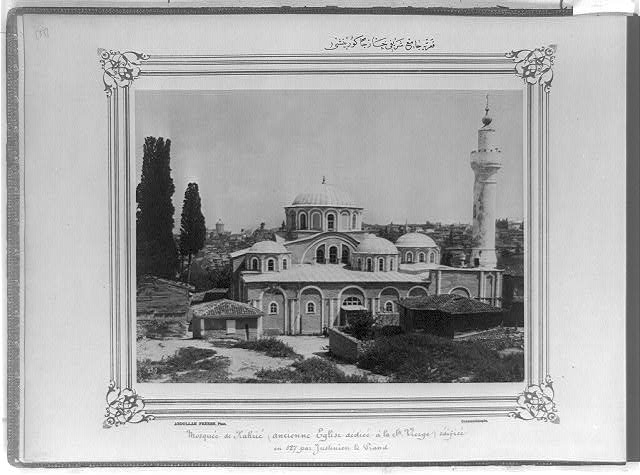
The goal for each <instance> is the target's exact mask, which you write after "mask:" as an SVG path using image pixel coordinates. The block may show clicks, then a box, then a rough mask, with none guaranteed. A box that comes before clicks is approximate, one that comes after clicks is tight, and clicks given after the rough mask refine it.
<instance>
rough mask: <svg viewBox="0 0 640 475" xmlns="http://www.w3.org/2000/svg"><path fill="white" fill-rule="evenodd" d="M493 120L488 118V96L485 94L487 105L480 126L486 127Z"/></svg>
mask: <svg viewBox="0 0 640 475" xmlns="http://www.w3.org/2000/svg"><path fill="white" fill-rule="evenodd" d="M492 120H493V119H492V118H491V117H489V94H487V105H486V106H485V108H484V117H483V118H482V125H484V126H485V127H488V126H489V124H491V121H492Z"/></svg>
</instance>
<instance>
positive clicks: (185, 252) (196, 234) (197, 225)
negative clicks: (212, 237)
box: [180, 183, 207, 281]
mask: <svg viewBox="0 0 640 475" xmlns="http://www.w3.org/2000/svg"><path fill="white" fill-rule="evenodd" d="M206 237H207V228H206V226H205V222H204V216H203V215H202V210H201V200H200V192H199V191H198V184H197V183H189V184H188V185H187V189H186V190H185V192H184V201H183V203H182V217H181V219H180V255H181V256H183V257H187V258H188V260H189V264H188V270H187V275H189V270H190V269H191V259H192V258H193V256H194V255H195V254H196V253H197V252H198V251H200V249H202V248H203V247H204V241H205V239H206ZM187 281H189V277H187Z"/></svg>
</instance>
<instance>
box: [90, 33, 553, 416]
mask: <svg viewBox="0 0 640 475" xmlns="http://www.w3.org/2000/svg"><path fill="white" fill-rule="evenodd" d="M555 52H556V46H555V45H550V46H543V47H539V48H535V49H531V50H529V49H520V50H512V51H510V52H507V53H502V54H487V53H478V54H438V53H430V54H418V52H416V53H415V54H412V53H409V54H407V53H397V54H358V53H352V54H346V55H345V54H335V53H323V54H316V55H276V56H273V55H272V56H268V55H264V56H261V55H252V56H227V55H216V56H180V55H150V54H146V53H140V52H134V51H125V52H120V51H114V50H105V49H99V50H98V54H99V62H100V66H101V68H102V80H103V84H104V90H105V93H106V96H107V113H108V124H109V127H108V136H109V153H108V168H109V177H110V180H109V201H110V208H109V215H110V223H109V238H110V273H109V274H110V288H111V315H110V318H111V330H112V333H111V337H112V338H111V342H112V344H111V363H112V364H111V383H110V384H109V387H108V390H107V395H106V401H107V406H106V414H105V417H106V419H105V421H104V424H103V425H104V427H106V428H109V427H114V426H120V425H124V424H127V423H139V422H146V421H149V420H153V419H174V418H177V417H181V418H216V417H226V418H229V417H238V418H242V417H256V416H260V417H277V418H284V417H291V418H299V417H324V418H326V417H340V418H341V417H345V416H349V417H371V416H377V417H406V416H407V415H411V416H414V417H415V416H420V417H435V416H438V417H441V416H452V417H467V418H468V417H496V416H499V417H505V416H506V417H511V418H514V419H521V420H538V421H549V422H553V423H559V420H560V419H559V417H558V414H557V408H556V403H555V401H554V400H553V399H554V394H555V393H554V390H553V386H552V381H551V378H550V377H549V376H548V369H549V349H548V345H547V341H548V314H549V308H548V301H547V294H548V289H547V285H548V284H547V264H546V257H547V249H548V242H547V236H546V230H547V229H548V201H547V196H548V193H547V186H548V176H547V173H548V160H549V149H548V143H549V142H548V135H549V93H550V89H551V83H552V80H553V64H554V61H555ZM261 74H269V75H273V74H283V75H305V74H425V75H426V74H488V75H505V74H511V75H515V76H517V77H519V78H521V79H522V80H523V83H524V88H525V91H524V92H525V97H526V101H525V102H526V108H527V110H526V124H525V128H526V131H527V144H526V157H525V159H526V160H527V164H528V167H529V168H528V172H529V173H528V176H529V183H528V184H527V186H528V191H529V193H528V196H529V203H528V210H527V218H528V219H527V223H528V228H529V231H528V233H527V247H526V249H528V250H529V251H528V259H527V264H528V269H529V273H530V274H531V275H534V274H535V275H534V277H535V279H534V278H531V277H530V278H529V280H528V292H529V295H530V296H533V295H535V298H533V297H532V298H530V299H529V301H530V303H529V304H530V306H529V308H528V319H527V324H526V327H527V328H526V338H527V341H528V350H527V351H526V353H525V355H526V357H525V363H526V368H527V376H526V382H527V387H526V389H525V390H524V392H522V393H521V394H520V395H519V396H510V395H505V396H487V397H473V396H472V397H455V398H442V397H424V398H411V399H409V400H407V399H403V398H376V399H371V398H369V399H367V398H358V399H355V398H346V399H334V400H329V401H328V400H325V399H279V400H277V401H275V400H272V399H246V400H238V399H234V400H229V399H227V400H222V399H207V400H202V399H198V400H188V399H185V400H181V399H147V400H144V399H143V398H142V397H140V396H139V395H138V394H137V393H136V391H135V390H134V389H133V368H134V363H133V361H132V349H131V341H132V324H133V316H132V306H131V301H132V292H131V271H132V269H131V256H130V252H131V234H130V229H129V228H130V225H131V221H130V217H131V211H130V209H131V201H130V198H131V197H130V194H131V193H130V176H129V170H130V158H131V157H130V150H129V147H130V145H129V139H130V126H131V125H130V120H129V112H130V111H129V107H130V103H129V92H130V88H131V87H133V85H134V82H135V81H136V80H137V79H138V78H140V77H144V76H156V77H157V76H174V77H175V76H207V75H227V76H229V75H261ZM121 182H122V184H123V185H124V186H122V187H121V186H120V184H121ZM534 195H535V197H536V198H537V199H536V202H537V205H538V206H537V207H536V208H535V209H534V206H533V204H532V203H533V201H534V199H533V196H534ZM121 210H123V211H124V212H123V213H121ZM534 229H535V230H536V231H537V232H536V233H534V232H533V230H534ZM534 252H535V253H536V255H537V261H536V262H534V259H533V257H532V254H533V253H534ZM534 265H535V266H536V272H535V273H532V271H533V269H534V267H533V266H534ZM534 320H535V323H536V332H534V330H533V323H534ZM122 343H124V344H122ZM123 381H124V382H125V385H124V388H122V389H121V387H122V384H121V383H122V382H123ZM536 381H537V382H536ZM305 403H310V404H312V406H311V407H305V406H304V405H305ZM349 403H351V404H352V405H349ZM407 403H409V404H411V403H413V404H414V406H410V405H409V406H408V405H407ZM243 404H246V405H247V406H243V408H242V410H239V409H237V407H238V405H240V406H242V405H243ZM336 404H339V405H342V404H347V406H348V407H344V408H342V409H341V408H337V407H336ZM279 405H280V407H278V406H279Z"/></svg>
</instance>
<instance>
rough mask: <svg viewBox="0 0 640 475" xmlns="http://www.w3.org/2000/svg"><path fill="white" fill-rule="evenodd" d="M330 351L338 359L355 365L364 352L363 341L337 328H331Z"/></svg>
mask: <svg viewBox="0 0 640 475" xmlns="http://www.w3.org/2000/svg"><path fill="white" fill-rule="evenodd" d="M329 349H330V351H331V354H333V355H335V356H337V357H338V358H341V359H343V360H345V361H349V362H352V363H355V362H356V361H357V360H358V356H360V353H361V352H362V341H360V340H358V339H356V338H354V337H352V336H351V335H347V334H346V333H343V332H341V331H340V330H338V329H336V328H329Z"/></svg>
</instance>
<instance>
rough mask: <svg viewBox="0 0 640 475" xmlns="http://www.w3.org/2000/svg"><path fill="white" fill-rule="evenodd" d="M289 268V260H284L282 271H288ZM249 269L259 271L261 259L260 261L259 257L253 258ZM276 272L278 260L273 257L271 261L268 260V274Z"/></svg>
mask: <svg viewBox="0 0 640 475" xmlns="http://www.w3.org/2000/svg"><path fill="white" fill-rule="evenodd" d="M288 266H289V260H288V259H287V258H284V259H282V270H287V268H288ZM249 269H250V270H255V271H259V270H260V259H258V258H257V257H252V258H251V261H250V264H249ZM274 271H276V259H275V258H273V257H270V258H269V259H267V272H274Z"/></svg>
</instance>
